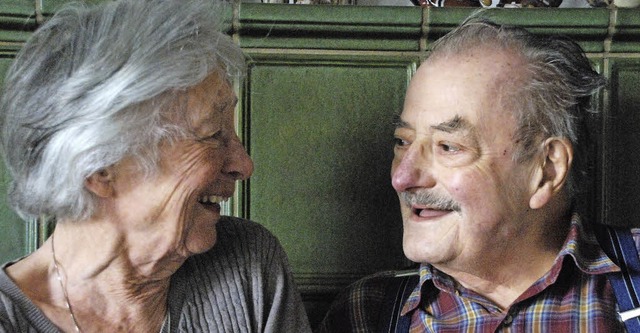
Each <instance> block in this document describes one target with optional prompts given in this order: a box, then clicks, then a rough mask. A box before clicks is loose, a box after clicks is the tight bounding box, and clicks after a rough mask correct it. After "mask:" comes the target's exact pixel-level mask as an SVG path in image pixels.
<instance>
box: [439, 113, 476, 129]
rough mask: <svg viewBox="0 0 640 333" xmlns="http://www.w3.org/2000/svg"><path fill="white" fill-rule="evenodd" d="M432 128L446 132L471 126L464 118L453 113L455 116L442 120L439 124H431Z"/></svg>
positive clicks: (470, 127)
mask: <svg viewBox="0 0 640 333" xmlns="http://www.w3.org/2000/svg"><path fill="white" fill-rule="evenodd" d="M431 128H432V129H434V130H438V131H443V132H446V133H453V132H459V131H464V130H467V131H468V130H471V129H472V128H473V126H472V125H471V123H469V122H468V121H467V120H466V119H464V118H462V117H461V116H460V115H455V117H453V118H451V119H449V120H447V121H443V122H441V123H440V124H437V125H433V126H431Z"/></svg>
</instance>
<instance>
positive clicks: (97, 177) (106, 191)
mask: <svg viewBox="0 0 640 333" xmlns="http://www.w3.org/2000/svg"><path fill="white" fill-rule="evenodd" d="M114 178H115V174H114V170H113V168H112V167H108V168H105V169H102V170H100V171H98V172H96V173H94V174H92V175H91V176H89V177H88V178H87V179H85V180H84V186H86V188H87V189H88V190H89V191H90V192H92V193H93V194H95V195H97V196H98V197H101V198H108V197H112V196H113V194H114V192H115V191H114V187H113V181H114Z"/></svg>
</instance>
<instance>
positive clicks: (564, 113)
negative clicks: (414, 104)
mask: <svg viewBox="0 0 640 333" xmlns="http://www.w3.org/2000/svg"><path fill="white" fill-rule="evenodd" d="M479 47H489V48H494V49H502V50H508V51H512V52H513V51H515V53H516V54H520V55H521V57H522V59H523V60H524V61H525V63H526V65H525V66H526V68H525V69H524V71H523V72H524V73H519V74H520V75H521V77H522V79H521V80H519V81H518V85H517V86H511V87H504V88H505V89H503V91H499V92H496V96H498V97H499V98H501V100H502V107H505V108H511V109H512V110H513V112H514V116H515V119H516V123H517V125H516V126H517V129H516V133H515V138H514V141H515V142H516V143H517V149H516V152H515V154H514V159H515V160H516V161H520V162H522V161H527V160H529V159H530V158H532V157H533V156H535V155H536V154H537V153H539V152H540V147H541V143H542V142H543V141H544V140H545V139H547V138H549V137H562V138H567V139H569V140H570V141H571V143H572V145H573V148H574V153H575V154H574V169H573V171H571V173H570V175H569V180H568V183H567V186H568V189H569V194H570V195H571V196H574V195H575V194H576V193H577V192H578V191H580V190H581V189H579V188H578V186H579V185H581V184H583V183H584V182H583V179H581V177H584V176H586V175H587V169H588V167H589V163H588V158H589V155H590V154H589V152H588V151H589V149H590V147H589V145H590V144H591V142H590V139H589V138H588V136H589V131H588V129H587V121H588V119H587V118H589V116H591V115H593V114H594V112H595V110H593V109H592V108H591V100H592V98H593V96H594V95H595V94H596V93H597V92H598V91H599V90H600V89H601V88H602V87H603V86H605V85H606V79H605V78H604V76H602V75H600V74H599V73H597V72H596V71H594V70H593V68H592V66H591V63H590V62H589V60H588V59H587V57H586V55H585V53H584V51H583V50H582V48H581V47H580V46H579V45H578V44H576V43H575V42H574V41H572V40H570V39H569V38H566V37H563V36H541V35H535V34H532V33H530V32H528V31H526V30H525V29H522V28H519V27H513V26H506V25H499V24H496V23H494V22H491V21H490V20H488V19H485V18H482V17H481V16H474V17H472V18H469V19H468V20H466V21H465V22H464V23H462V24H461V25H460V26H459V27H457V28H456V29H454V30H453V31H451V32H450V33H449V34H447V35H445V36H444V37H442V38H440V39H439V40H438V41H436V42H435V43H434V44H433V48H432V53H431V55H430V58H429V59H435V58H440V57H447V56H451V55H455V54H460V53H465V52H468V51H472V50H474V49H477V48H479ZM427 61H429V60H427ZM514 75H518V73H514ZM498 97H497V98H498Z"/></svg>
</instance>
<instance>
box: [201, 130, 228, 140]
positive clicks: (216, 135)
mask: <svg viewBox="0 0 640 333" xmlns="http://www.w3.org/2000/svg"><path fill="white" fill-rule="evenodd" d="M221 139H222V131H217V132H215V133H213V134H211V135H209V136H205V137H203V138H200V140H198V141H202V142H217V141H221Z"/></svg>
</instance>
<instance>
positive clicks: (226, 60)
mask: <svg viewBox="0 0 640 333" xmlns="http://www.w3.org/2000/svg"><path fill="white" fill-rule="evenodd" d="M212 1H214V0H120V1H115V2H108V3H104V4H102V5H100V6H96V7H88V6H83V5H73V6H67V7H65V8H64V9H62V10H61V11H59V12H58V13H56V15H55V16H53V17H52V18H51V19H50V20H48V21H47V22H46V23H45V24H44V25H43V26H42V27H41V28H39V29H38V30H37V31H36V32H35V33H34V35H33V36H32V37H31V38H30V39H29V40H28V41H27V43H26V45H25V46H24V48H23V49H22V50H21V51H20V53H19V54H18V56H17V58H16V59H15V61H14V63H13V65H12V66H11V67H10V69H9V71H8V72H7V76H6V79H5V85H4V91H3V94H2V99H1V100H0V126H1V130H2V133H1V136H2V153H3V155H4V158H5V162H6V164H7V167H8V170H9V173H10V176H11V177H12V183H11V185H10V188H9V202H10V204H11V206H12V207H13V208H14V209H15V210H16V212H18V214H20V215H21V216H22V217H23V218H25V219H29V218H34V217H37V216H42V215H46V216H51V217H57V218H58V219H60V218H65V219H80V218H86V217H89V216H91V215H92V213H93V212H94V207H95V198H94V197H93V195H92V194H91V192H89V191H88V190H86V188H85V186H84V181H85V179H86V178H87V177H89V176H90V175H92V174H94V173H96V172H99V171H101V170H104V169H105V168H107V167H109V166H112V165H114V164H116V163H118V162H119V161H121V160H122V159H123V158H125V157H133V158H134V159H135V160H136V161H137V162H138V164H139V166H140V167H141V170H144V171H145V172H146V173H147V174H149V173H152V172H154V171H155V170H156V169H157V157H158V147H159V143H160V142H161V141H163V140H171V139H175V138H176V137H177V136H180V135H188V134H189V133H188V131H189V129H186V128H184V127H185V126H184V125H183V124H182V122H179V121H177V119H180V118H181V117H182V118H184V114H185V112H186V110H184V109H183V107H184V103H177V101H178V100H180V99H182V98H181V96H184V95H185V90H187V89H188V88H190V87H193V86H195V85H197V84H198V83H200V82H201V81H203V80H204V78H206V77H207V76H208V75H209V74H211V73H212V72H214V71H221V72H224V73H226V74H227V75H229V76H241V75H242V74H243V73H244V68H245V59H244V55H243V54H242V51H241V50H240V49H239V47H237V46H236V45H235V44H234V43H233V41H232V40H231V38H229V37H228V36H227V35H225V34H224V33H222V32H221V31H220V29H221V27H222V23H223V21H222V20H223V15H222V10H223V9H224V5H223V4H222V3H214V2H212Z"/></svg>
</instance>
